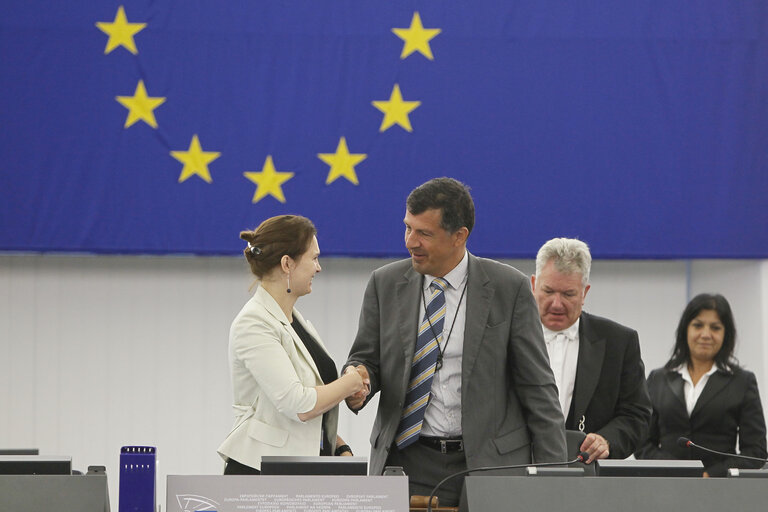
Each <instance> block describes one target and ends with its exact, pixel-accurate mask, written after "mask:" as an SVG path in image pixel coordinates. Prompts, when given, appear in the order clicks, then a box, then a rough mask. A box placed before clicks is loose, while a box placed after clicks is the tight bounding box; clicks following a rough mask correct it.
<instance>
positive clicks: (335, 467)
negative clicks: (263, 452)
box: [261, 455, 368, 476]
mask: <svg viewBox="0 0 768 512" xmlns="http://www.w3.org/2000/svg"><path fill="white" fill-rule="evenodd" d="M261 474H262V475H360V476H365V475H367V474H368V461H367V459H366V458H365V457H321V456H277V455H271V456H264V457H262V458H261Z"/></svg>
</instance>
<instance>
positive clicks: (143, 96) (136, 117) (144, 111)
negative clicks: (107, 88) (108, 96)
mask: <svg viewBox="0 0 768 512" xmlns="http://www.w3.org/2000/svg"><path fill="white" fill-rule="evenodd" d="M115 99H116V100H117V101H118V102H119V103H120V104H121V105H122V106H124V107H125V108H127V109H128V118H126V120H125V126H124V128H128V127H129V126H131V125H132V124H134V123H135V122H137V121H144V122H145V123H147V124H148V125H149V126H151V127H152V128H157V121H155V114H154V112H153V110H155V109H156V108H157V107H159V106H160V105H162V104H163V103H165V98H162V97H157V98H153V97H150V96H147V89H146V87H144V80H139V83H138V85H137V86H136V91H135V92H134V93H133V96H115Z"/></svg>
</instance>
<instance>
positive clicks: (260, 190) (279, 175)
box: [243, 155, 293, 203]
mask: <svg viewBox="0 0 768 512" xmlns="http://www.w3.org/2000/svg"><path fill="white" fill-rule="evenodd" d="M243 175H244V176H245V177H246V178H248V179H249V180H250V181H252V182H254V183H255V184H256V192H255V193H254V194H253V201H252V202H253V203H258V202H259V201H261V200H262V199H264V198H265V197H267V196H272V197H274V198H275V199H277V200H278V201H280V202H281V203H284V202H285V196H284V195H283V189H282V188H281V186H280V185H282V184H283V183H285V182H286V181H288V180H289V179H291V178H293V173H292V172H277V171H276V170H275V164H274V163H272V155H267V160H266V161H265V162H264V167H262V169H261V172H244V173H243Z"/></svg>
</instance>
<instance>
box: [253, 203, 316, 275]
mask: <svg viewBox="0 0 768 512" xmlns="http://www.w3.org/2000/svg"><path fill="white" fill-rule="evenodd" d="M315 234H317V229H315V225H314V224H312V221H311V220H309V219H308V218H306V217H302V216H301V215H278V216H276V217H271V218H269V219H267V220H265V221H264V222H262V223H261V224H260V225H259V227H257V228H256V229H255V230H253V231H241V232H240V238H242V239H243V240H245V241H246V242H248V246H247V247H246V248H245V250H244V251H243V253H244V254H245V259H246V261H248V264H249V265H250V266H251V272H253V274H254V275H255V276H256V277H258V278H259V279H262V278H263V277H264V276H265V275H267V274H268V273H269V272H270V271H271V270H272V269H273V268H275V267H276V266H278V265H280V260H281V259H282V257H283V256H285V255H288V256H290V257H291V258H293V259H294V260H296V259H298V258H299V257H301V255H302V254H304V253H305V252H306V251H307V249H308V248H309V244H310V243H311V242H312V237H314V236H315Z"/></svg>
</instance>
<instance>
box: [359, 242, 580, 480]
mask: <svg viewBox="0 0 768 512" xmlns="http://www.w3.org/2000/svg"><path fill="white" fill-rule="evenodd" d="M468 272H469V275H468V280H467V293H466V299H465V300H466V301H467V303H466V308H467V310H466V325H465V330H464V348H463V356H462V373H461V403H462V406H461V407H462V410H461V418H462V419H461V424H462V434H463V438H464V449H465V455H466V460H467V467H469V468H473V467H480V466H490V465H504V464H525V463H529V462H531V460H532V458H533V459H534V460H535V461H537V462H558V461H565V460H566V448H565V432H564V420H563V415H562V412H561V410H560V405H559V402H558V397H557V387H556V385H555V379H554V376H553V374H552V370H551V368H550V366H549V359H548V356H547V351H546V346H545V345H544V339H543V335H542V331H541V324H540V323H539V315H538V310H537V308H536V303H535V302H534V300H533V294H532V293H531V289H530V286H529V284H528V280H527V278H526V277H525V276H524V275H523V274H522V273H520V272H519V271H517V270H515V269H514V268H512V267H510V266H509V265H504V264H502V263H499V262H496V261H493V260H488V259H484V258H477V257H475V256H473V255H471V254H470V255H469V267H468ZM421 279H422V276H421V274H419V273H418V272H416V271H415V270H413V267H412V265H411V261H410V260H402V261H398V262H395V263H391V264H389V265H386V266H384V267H381V268H379V269H377V270H376V271H374V272H373V274H372V275H371V278H370V280H369V281H368V287H367V289H366V291H365V297H364V300H363V306H362V310H361V312H360V323H359V327H358V332H357V336H356V338H355V342H354V344H353V346H352V349H351V351H350V354H349V358H348V361H347V365H350V364H354V365H358V364H363V365H365V367H366V368H367V369H368V372H369V374H370V377H371V395H369V397H368V400H370V398H371V397H372V396H373V395H374V394H375V393H377V392H380V397H379V409H378V413H377V416H376V421H375V423H374V426H373V431H372V433H371V458H370V463H369V470H370V473H371V474H372V475H376V474H381V472H382V470H383V468H384V464H385V461H386V459H387V455H388V454H389V450H390V449H391V447H392V444H393V439H394V437H395V431H396V429H397V425H398V423H399V421H400V415H401V412H402V409H403V403H404V401H405V391H406V387H407V385H408V380H409V377H410V367H411V361H412V359H413V352H414V349H415V344H416V332H417V330H418V323H419V318H418V315H419V298H420V290H421ZM366 403H367V402H366ZM395 449H396V448H395Z"/></svg>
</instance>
